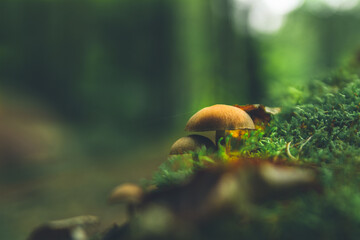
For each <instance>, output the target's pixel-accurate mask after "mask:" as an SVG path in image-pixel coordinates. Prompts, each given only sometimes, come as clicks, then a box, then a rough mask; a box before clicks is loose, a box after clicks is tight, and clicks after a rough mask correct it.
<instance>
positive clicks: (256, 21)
mask: <svg viewBox="0 0 360 240" xmlns="http://www.w3.org/2000/svg"><path fill="white" fill-rule="evenodd" d="M248 21H249V22H248V24H249V26H250V28H251V29H252V30H254V31H255V32H260V33H266V34H271V33H275V32H277V31H278V30H279V29H280V28H281V27H282V25H283V22H284V16H283V15H281V14H275V13H273V12H272V11H270V9H269V8H268V7H267V6H265V5H264V4H256V6H253V7H252V8H251V9H250V12H249V19H248Z"/></svg>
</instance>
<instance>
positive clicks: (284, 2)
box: [262, 0, 304, 15]
mask: <svg viewBox="0 0 360 240" xmlns="http://www.w3.org/2000/svg"><path fill="white" fill-rule="evenodd" d="M262 1H264V4H265V5H266V6H267V7H268V8H269V10H270V11H271V12H272V13H274V14H281V15H285V14H288V13H290V12H292V11H294V10H295V9H297V8H298V7H300V6H301V5H302V4H303V3H304V0H262Z"/></svg>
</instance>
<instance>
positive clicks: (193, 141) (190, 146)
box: [169, 135, 216, 155]
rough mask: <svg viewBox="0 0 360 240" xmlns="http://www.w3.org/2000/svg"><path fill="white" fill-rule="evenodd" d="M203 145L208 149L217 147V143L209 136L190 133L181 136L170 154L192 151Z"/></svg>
mask: <svg viewBox="0 0 360 240" xmlns="http://www.w3.org/2000/svg"><path fill="white" fill-rule="evenodd" d="M202 146H205V147H206V148H207V149H215V148H216V147H215V144H214V143H213V142H212V141H211V140H210V139H208V138H207V137H204V136H201V135H189V136H186V137H182V138H179V139H178V140H177V141H176V142H175V143H174V144H173V145H172V146H171V149H170V153H169V154H170V155H177V154H184V153H187V152H190V151H193V152H194V151H196V150H198V149H200V148H201V147H202Z"/></svg>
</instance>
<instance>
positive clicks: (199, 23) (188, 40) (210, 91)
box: [174, 0, 217, 112]
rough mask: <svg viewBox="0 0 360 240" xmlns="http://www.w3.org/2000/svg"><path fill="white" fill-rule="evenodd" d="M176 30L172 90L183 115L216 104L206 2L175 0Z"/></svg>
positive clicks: (208, 12)
mask: <svg viewBox="0 0 360 240" xmlns="http://www.w3.org/2000/svg"><path fill="white" fill-rule="evenodd" d="M175 9H177V13H176V16H177V19H176V24H175V29H178V32H177V33H176V34H177V36H176V37H175V39H176V40H177V42H176V46H177V68H175V69H174V74H175V77H176V79H177V80H176V81H175V82H176V84H175V86H174V88H175V89H186V92H177V93H176V97H177V98H178V99H179V100H180V101H178V103H180V106H178V108H179V109H182V112H189V111H190V112H194V111H197V110H199V109H200V108H202V107H205V106H207V105H209V104H212V103H215V101H214V99H216V96H215V93H216V88H217V86H216V85H215V77H214V69H213V59H212V56H213V51H214V50H213V49H212V48H211V37H210V32H209V27H210V21H209V18H210V5H209V1H207V0H197V1H193V0H178V1H177V2H176V6H175Z"/></svg>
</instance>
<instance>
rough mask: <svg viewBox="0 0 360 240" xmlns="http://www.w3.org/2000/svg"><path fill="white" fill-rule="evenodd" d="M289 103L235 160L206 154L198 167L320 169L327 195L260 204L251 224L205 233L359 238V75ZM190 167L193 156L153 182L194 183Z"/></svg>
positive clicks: (249, 138) (246, 140) (245, 142)
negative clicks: (242, 161) (239, 163)
mask: <svg viewBox="0 0 360 240" xmlns="http://www.w3.org/2000/svg"><path fill="white" fill-rule="evenodd" d="M284 99H287V100H286V102H284V104H283V108H282V112H281V113H280V114H278V115H275V116H274V117H273V118H272V120H271V121H270V122H269V124H268V126H266V128H265V129H263V130H262V129H260V130H256V131H253V132H251V133H249V134H246V135H245V136H243V138H242V140H241V141H242V145H241V147H240V148H238V149H233V152H232V156H230V155H229V154H228V152H227V151H226V149H224V148H221V149H220V150H219V151H218V152H217V153H208V152H206V151H205V150H204V149H203V150H201V151H200V152H199V153H198V154H199V158H200V160H201V159H203V161H201V162H202V164H198V163H195V164H196V165H197V166H195V168H196V167H200V168H201V167H206V166H205V165H208V164H210V165H211V164H213V163H212V161H214V159H218V160H215V161H219V159H220V161H225V162H226V161H229V159H230V158H231V157H234V156H235V157H236V156H237V157H241V156H251V157H256V158H263V159H272V160H273V161H276V159H285V161H287V162H288V163H289V164H291V165H302V166H307V165H309V166H312V167H313V168H315V169H316V171H317V172H318V173H319V179H320V182H321V185H322V188H323V191H322V193H320V194H319V193H311V192H310V193H307V194H302V195H299V196H298V197H295V198H292V199H290V200H287V201H286V202H270V203H268V204H264V205H258V206H257V207H256V208H254V209H253V210H251V211H247V213H246V215H247V216H246V217H244V216H242V217H240V218H239V216H226V217H225V218H224V219H221V221H220V220H219V221H215V223H214V224H215V225H216V226H215V227H207V228H206V229H207V230H206V231H204V233H205V232H206V235H208V236H209V237H210V236H212V238H211V239H214V236H219V234H221V235H222V236H223V235H224V234H225V235H226V237H228V239H231V238H234V237H235V236H236V238H240V239H304V238H308V239H359V237H360V187H359V186H360V174H359V172H360V149H359V146H360V132H359V129H360V121H359V120H360V78H359V76H358V75H356V74H355V73H354V72H351V71H345V70H340V71H338V72H336V73H334V74H333V75H332V76H331V77H329V78H326V79H323V80H321V81H320V80H319V81H318V80H317V81H313V82H312V83H311V84H310V85H309V86H306V87H303V89H302V90H301V91H298V94H297V96H296V98H291V99H292V103H289V101H288V99H289V97H284ZM230 140H231V139H230ZM287 147H288V148H287ZM209 156H216V158H211V157H209ZM187 161H188V162H190V163H192V160H191V157H188V159H187V160H186V159H185V160H184V159H183V158H182V157H179V156H178V157H171V158H169V159H168V161H167V162H165V163H164V164H163V165H161V166H160V169H159V170H158V172H156V173H155V175H154V177H153V179H152V183H153V184H156V185H157V186H158V187H160V188H161V187H163V186H169V185H170V186H171V185H174V184H178V183H181V182H182V181H184V180H186V179H187V178H188V177H189V176H190V175H191V174H192V173H193V172H194V166H193V167H189V164H186V162H187ZM204 163H205V164H204ZM244 219H246V220H244ZM239 223H241V224H239ZM223 237H224V236H223Z"/></svg>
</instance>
